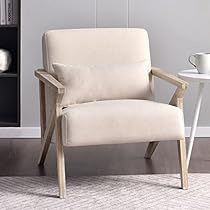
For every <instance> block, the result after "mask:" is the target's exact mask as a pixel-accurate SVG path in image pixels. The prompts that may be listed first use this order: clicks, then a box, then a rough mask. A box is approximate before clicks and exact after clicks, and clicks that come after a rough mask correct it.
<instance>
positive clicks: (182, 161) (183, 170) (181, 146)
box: [177, 139, 188, 190]
mask: <svg viewBox="0 0 210 210" xmlns="http://www.w3.org/2000/svg"><path fill="white" fill-rule="evenodd" d="M177 144H178V156H179V165H180V176H181V187H182V189H184V190H187V189H188V171H187V160H186V142H185V139H182V140H178V141H177Z"/></svg>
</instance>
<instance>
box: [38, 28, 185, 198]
mask: <svg viewBox="0 0 210 210" xmlns="http://www.w3.org/2000/svg"><path fill="white" fill-rule="evenodd" d="M145 59H147V60H149V61H150V52H149V40H148V35H147V32H146V31H145V30H143V29H73V30H55V31H49V32H47V33H45V34H44V36H43V60H44V69H40V70H36V71H35V76H36V77H37V78H38V79H39V88H40V121H41V138H42V149H41V153H40V157H39V164H40V165H43V164H44V162H45V159H46V155H47V152H48V149H49V146H50V143H51V139H52V135H53V132H54V130H55V133H56V153H57V173H58V185H59V197H60V198H65V196H66V183H65V161H64V151H63V147H64V146H66V147H71V146H86V145H96V144H98V145H100V144H112V143H114V144H121V143H133V142H149V145H148V148H147V151H146V154H145V158H151V156H152V154H153V152H154V151H155V149H156V147H157V145H158V143H159V142H160V141H165V140H176V141H177V142H178V154H179V162H180V175H181V187H182V188H183V189H187V188H188V175H187V166H186V148H185V147H186V146H185V135H184V121H183V113H182V110H181V109H182V107H183V97H184V93H185V91H186V89H187V87H188V84H187V83H186V82H185V81H183V80H181V79H179V78H177V77H175V76H173V75H170V74H168V73H166V72H164V71H162V70H161V69H158V68H154V67H152V69H151V70H150V69H149V71H148V72H147V73H146V74H145V77H148V80H146V81H148V84H147V86H145V87H148V88H149V89H147V91H146V92H145V94H144V97H143V96H142V97H141V96H139V98H135V97H134V98H133V97H132V95H129V94H130V93H127V92H126V94H127V95H126V94H125V93H123V94H124V95H123V94H122V92H121V94H122V95H119V96H117V98H113V96H112V97H110V98H108V99H106V100H103V99H100V98H99V99H98V100H97V101H95V102H89V101H87V102H83V103H77V104H73V105H72V104H70V105H69V106H64V105H63V103H62V99H63V97H64V95H65V94H67V91H66V87H65V85H64V84H63V83H62V84H61V82H59V81H58V79H56V78H57V76H56V74H55V72H54V69H53V67H52V64H53V63H58V62H59V63H63V64H67V65H77V64H82V65H90V64H100V65H105V64H106V63H109V64H110V63H111V64H114V63H122V64H123V63H125V64H126V63H135V62H138V61H141V60H145ZM154 76H155V77H158V78H160V79H163V80H165V81H167V82H169V83H171V84H172V85H175V86H176V87H177V89H176V91H175V93H174V95H173V97H172V99H171V101H170V103H169V105H168V104H161V103H157V102H154V101H152V100H151V97H150V96H148V97H147V95H150V93H151V94H152V93H153V87H152V86H153V84H152V83H153V81H152V80H153V77H154ZM137 79H139V83H141V78H138V77H137ZM114 85H115V86H119V85H117V84H114ZM115 86H113V87H115ZM145 87H144V88H145ZM137 88H139V87H137ZM141 88H142V87H141ZM143 90H145V89H143ZM148 91H149V92H150V93H148ZM131 92H132V91H131ZM93 101H94V100H93ZM160 117H161V123H160V122H159V118H160ZM110 123H112V126H110ZM161 126H164V128H163V127H161ZM69 130H71V132H69ZM107 131H109V132H107Z"/></svg>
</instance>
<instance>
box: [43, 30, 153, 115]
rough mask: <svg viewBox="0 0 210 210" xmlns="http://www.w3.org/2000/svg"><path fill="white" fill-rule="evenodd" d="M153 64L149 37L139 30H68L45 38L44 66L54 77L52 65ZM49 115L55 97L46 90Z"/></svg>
mask: <svg viewBox="0 0 210 210" xmlns="http://www.w3.org/2000/svg"><path fill="white" fill-rule="evenodd" d="M143 60H148V61H149V62H150V49H149V39H148V34H147V32H146V31H145V30H144V29H137V28H106V29H105V28H104V29H100V28H97V29H65V30H52V31H48V32H46V33H45V34H44V36H43V62H44V68H45V70H46V71H48V72H49V73H51V74H53V75H54V70H53V68H52V64H53V63H62V64H66V65H74V64H75V65H78V64H79V65H93V64H94V65H95V64H100V65H101V64H124V63H125V64H128V63H137V62H141V61H143ZM46 96H47V97H46V102H47V103H48V104H49V105H48V106H47V113H48V114H49V110H50V109H51V108H52V107H51V105H50V104H52V103H53V95H52V94H51V93H50V91H49V90H48V88H47V87H46Z"/></svg>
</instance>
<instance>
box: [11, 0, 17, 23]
mask: <svg viewBox="0 0 210 210" xmlns="http://www.w3.org/2000/svg"><path fill="white" fill-rule="evenodd" d="M12 24H15V25H16V24H18V0H13V1H12Z"/></svg>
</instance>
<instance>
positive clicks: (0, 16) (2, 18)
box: [0, 0, 6, 25]
mask: <svg viewBox="0 0 210 210" xmlns="http://www.w3.org/2000/svg"><path fill="white" fill-rule="evenodd" d="M0 24H1V25H5V24H6V2H5V0H0Z"/></svg>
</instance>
